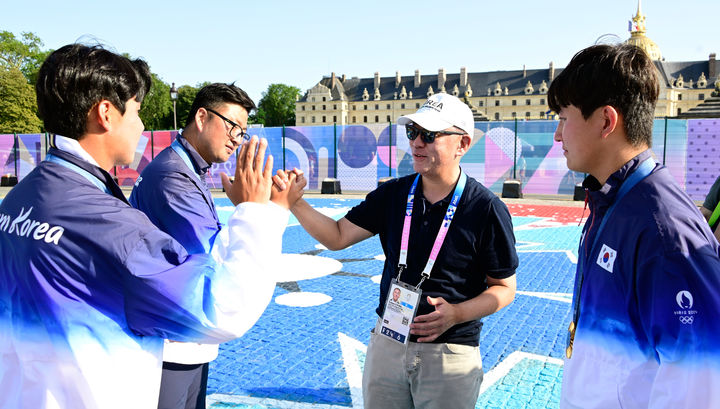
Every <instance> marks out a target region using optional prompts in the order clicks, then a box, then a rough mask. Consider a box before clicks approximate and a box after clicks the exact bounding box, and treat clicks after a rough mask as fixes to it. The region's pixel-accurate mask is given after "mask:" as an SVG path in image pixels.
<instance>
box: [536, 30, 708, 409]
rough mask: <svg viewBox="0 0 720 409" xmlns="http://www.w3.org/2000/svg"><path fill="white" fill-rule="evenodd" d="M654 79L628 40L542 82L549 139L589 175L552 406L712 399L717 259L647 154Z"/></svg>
mask: <svg viewBox="0 0 720 409" xmlns="http://www.w3.org/2000/svg"><path fill="white" fill-rule="evenodd" d="M658 93H659V79H658V74H657V72H656V69H655V66H654V65H653V62H652V61H651V60H650V58H649V57H648V56H647V55H646V54H645V53H644V52H643V51H642V50H640V49H639V48H636V47H634V46H632V45H627V44H622V45H599V46H593V47H589V48H587V49H585V50H582V51H580V52H579V53H578V54H576V55H575V57H573V59H572V61H571V62H570V64H569V65H568V66H567V67H566V68H565V69H564V70H563V71H562V73H561V74H560V75H559V76H558V77H557V78H556V79H555V80H554V81H553V83H552V84H551V86H550V90H549V92H548V101H549V104H550V107H551V108H552V109H553V110H555V111H556V112H557V113H558V114H559V118H560V123H559V124H558V129H557V131H556V132H555V140H556V141H557V142H562V149H563V152H564V155H565V157H566V159H567V165H568V168H570V169H571V170H574V171H579V172H585V173H588V174H589V176H588V177H587V178H586V180H585V181H584V182H583V186H584V187H585V188H586V190H587V191H588V196H589V197H588V201H589V206H590V216H589V217H588V220H587V222H586V224H585V227H584V229H583V234H582V238H581V240H580V245H579V250H578V268H577V273H576V276H575V291H574V294H573V305H572V322H571V323H570V325H569V332H568V343H567V349H566V356H567V357H566V360H565V367H564V373H563V386H562V393H561V399H560V406H561V408H603V409H606V408H625V409H627V408H648V407H650V408H673V409H677V408H701V407H702V408H710V407H719V406H720V343H719V342H718V341H717V340H718V339H720V325H719V324H718V323H719V322H720V297H719V296H720V294H719V293H720V259H719V258H718V243H717V241H715V239H714V238H713V236H712V232H711V231H710V229H709V227H708V225H707V223H705V221H704V219H703V217H702V215H701V214H700V212H699V211H698V209H697V207H696V206H695V204H694V203H693V202H692V200H690V198H689V197H688V196H687V195H686V194H685V193H684V192H683V191H682V189H681V188H680V187H679V186H678V185H677V184H676V183H675V180H674V179H673V177H672V175H670V173H669V171H668V170H667V168H665V167H664V166H662V165H659V164H657V163H656V162H655V160H654V159H653V157H652V153H651V151H650V150H649V148H650V145H651V140H652V125H653V115H654V108H655V103H656V101H657V97H658Z"/></svg>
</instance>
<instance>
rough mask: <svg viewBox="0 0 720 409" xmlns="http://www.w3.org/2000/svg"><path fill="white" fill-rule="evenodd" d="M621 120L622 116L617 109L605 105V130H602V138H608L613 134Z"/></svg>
mask: <svg viewBox="0 0 720 409" xmlns="http://www.w3.org/2000/svg"><path fill="white" fill-rule="evenodd" d="M619 118H620V114H619V113H618V111H617V109H615V108H614V107H612V106H610V105H605V106H604V107H602V119H603V128H602V137H603V138H607V137H608V135H610V134H611V133H613V132H614V131H615V128H616V127H617V126H618V123H619V122H618V121H619Z"/></svg>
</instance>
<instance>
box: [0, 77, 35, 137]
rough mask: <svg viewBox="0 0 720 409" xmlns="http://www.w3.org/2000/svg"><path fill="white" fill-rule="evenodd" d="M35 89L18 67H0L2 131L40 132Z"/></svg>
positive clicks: (0, 129)
mask: <svg viewBox="0 0 720 409" xmlns="http://www.w3.org/2000/svg"><path fill="white" fill-rule="evenodd" d="M40 125H41V121H40V118H38V116H37V101H36V99H35V90H34V89H33V86H32V85H30V84H28V82H27V80H26V79H25V76H24V75H23V73H22V72H21V71H20V70H19V69H18V68H10V69H7V68H0V131H2V132H8V133H37V132H40Z"/></svg>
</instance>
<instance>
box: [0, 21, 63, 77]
mask: <svg viewBox="0 0 720 409" xmlns="http://www.w3.org/2000/svg"><path fill="white" fill-rule="evenodd" d="M21 37H22V38H21V39H18V38H16V37H15V35H14V34H13V33H11V32H9V31H0V67H2V68H5V69H8V70H12V69H17V70H19V71H20V72H22V74H23V75H24V76H25V78H27V80H28V81H29V82H30V83H31V84H33V85H35V82H36V81H37V74H38V71H39V70H40V65H41V64H42V62H43V61H45V58H46V57H47V56H48V55H49V54H50V52H51V51H50V50H45V51H43V50H42V46H43V42H42V40H40V37H38V36H37V35H35V34H33V33H22V34H21Z"/></svg>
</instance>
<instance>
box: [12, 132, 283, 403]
mask: <svg viewBox="0 0 720 409" xmlns="http://www.w3.org/2000/svg"><path fill="white" fill-rule="evenodd" d="M62 140H63V139H60V141H62ZM72 142H75V144H72V143H66V146H65V148H64V150H59V149H55V148H53V149H51V150H50V152H49V157H50V159H51V160H46V161H44V162H42V163H41V164H40V165H38V166H37V167H36V168H35V169H34V170H33V171H32V172H30V174H28V176H26V177H25V178H23V179H22V181H20V183H18V185H17V186H15V188H13V189H12V190H11V191H10V192H9V193H8V195H7V196H6V197H5V199H4V200H3V201H2V203H0V408H73V409H74V408H102V409H105V408H123V409H124V408H148V409H150V408H155V407H157V399H158V393H159V386H160V373H161V362H162V361H161V358H162V348H163V339H173V340H178V341H193V342H203V343H219V342H224V341H228V340H230V339H233V338H236V337H238V336H241V335H242V334H243V333H244V332H245V331H247V330H248V329H249V328H250V327H251V326H252V325H253V324H254V323H255V321H256V320H257V319H258V318H259V317H260V315H261V314H262V312H263V310H264V309H265V307H266V305H267V304H268V302H269V300H270V299H271V297H272V293H273V289H274V285H275V282H274V280H273V279H272V277H271V276H270V274H268V273H267V269H268V260H269V259H272V258H277V255H279V254H280V250H281V241H282V232H283V231H284V228H285V225H286V224H287V217H288V214H287V211H283V210H281V208H280V207H278V206H267V205H263V204H258V203H243V204H240V205H238V206H237V207H236V209H235V211H234V213H233V214H232V215H231V217H230V219H229V220H228V226H227V228H225V229H223V230H222V231H221V232H220V233H219V234H218V235H217V236H216V238H215V240H214V245H213V248H212V250H211V252H210V253H209V254H195V255H188V253H187V252H186V251H185V249H184V248H183V247H182V246H181V245H180V243H178V242H177V241H175V240H173V239H172V238H171V237H170V236H169V235H167V234H166V233H164V232H162V231H161V230H159V229H158V228H157V227H156V226H154V225H153V224H152V223H151V222H150V220H148V218H147V217H146V216H145V215H144V214H143V213H142V212H140V211H138V210H136V209H133V208H132V207H130V206H129V205H128V203H127V202H126V201H125V198H124V196H122V192H121V191H120V189H119V188H118V187H117V185H115V184H114V182H113V181H112V180H111V178H110V175H108V174H107V172H105V171H103V170H101V169H100V168H98V167H97V166H95V165H93V164H91V163H89V162H90V161H92V159H91V158H89V159H88V156H89V155H88V154H87V152H85V151H83V150H82V148H81V147H80V145H79V144H77V142H76V141H72ZM58 148H61V146H60V143H58ZM67 151H70V153H68V152H67ZM53 158H54V159H55V160H54V161H53V160H52V159H53ZM58 158H59V159H58ZM81 158H86V159H81ZM249 283H251V284H249Z"/></svg>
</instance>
